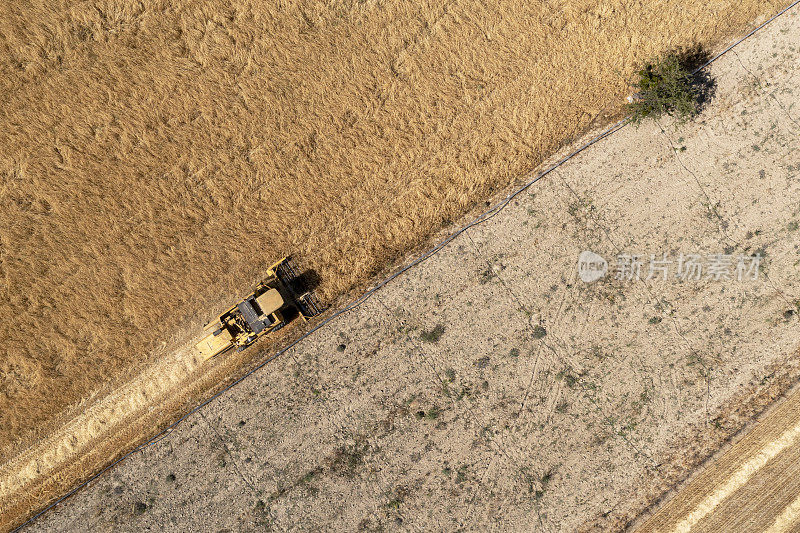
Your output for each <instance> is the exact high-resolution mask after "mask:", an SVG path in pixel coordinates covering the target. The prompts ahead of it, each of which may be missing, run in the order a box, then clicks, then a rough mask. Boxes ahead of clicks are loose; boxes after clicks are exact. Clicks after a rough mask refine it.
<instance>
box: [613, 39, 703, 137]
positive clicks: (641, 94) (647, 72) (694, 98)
mask: <svg viewBox="0 0 800 533" xmlns="http://www.w3.org/2000/svg"><path fill="white" fill-rule="evenodd" d="M638 77H639V81H638V82H637V83H636V85H635V87H636V88H637V89H638V93H637V94H636V95H635V96H634V98H633V101H632V102H631V103H629V104H628V112H629V113H630V114H631V116H632V119H633V122H634V124H639V123H641V122H642V121H643V120H644V119H646V118H659V117H661V116H663V115H669V116H671V117H674V118H675V119H676V120H677V122H678V123H679V124H683V123H685V122H686V121H687V120H689V119H690V118H692V117H694V116H695V115H696V114H697V113H698V111H699V107H700V105H699V98H700V90H699V89H698V88H697V87H695V83H694V80H693V77H692V73H691V72H690V71H689V69H688V68H687V67H686V66H685V62H684V61H683V60H682V59H681V58H680V57H679V56H678V54H676V53H669V54H666V55H664V56H662V57H661V58H659V59H657V60H656V61H654V62H651V63H648V64H647V65H645V66H644V68H643V69H641V70H640V71H639V72H638Z"/></svg>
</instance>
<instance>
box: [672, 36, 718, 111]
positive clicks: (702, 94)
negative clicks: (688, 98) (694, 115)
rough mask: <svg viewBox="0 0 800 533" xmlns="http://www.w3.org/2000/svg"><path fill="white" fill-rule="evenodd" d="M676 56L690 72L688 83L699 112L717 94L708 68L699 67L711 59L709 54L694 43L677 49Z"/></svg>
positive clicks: (715, 82) (714, 81)
mask: <svg viewBox="0 0 800 533" xmlns="http://www.w3.org/2000/svg"><path fill="white" fill-rule="evenodd" d="M677 56H678V60H679V61H680V64H681V66H682V67H683V68H685V69H686V70H687V71H688V72H690V73H692V74H691V77H690V84H691V88H692V92H693V93H694V94H695V95H696V101H697V112H698V113H700V112H702V111H703V109H705V107H706V105H708V103H709V102H710V101H711V100H712V99H713V98H714V96H715V95H716V94H717V81H716V80H715V79H714V78H713V76H711V73H710V72H709V70H708V68H701V67H704V66H705V65H706V64H707V63H708V61H709V60H710V59H711V54H710V53H709V52H708V50H706V49H705V48H703V47H702V46H701V45H699V44H696V45H694V46H693V47H691V48H687V49H684V50H681V51H679V52H678V53H677Z"/></svg>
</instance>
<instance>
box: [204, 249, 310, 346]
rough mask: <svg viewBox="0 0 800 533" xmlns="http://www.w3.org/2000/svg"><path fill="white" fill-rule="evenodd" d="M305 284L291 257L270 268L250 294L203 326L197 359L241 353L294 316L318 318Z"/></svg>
mask: <svg viewBox="0 0 800 533" xmlns="http://www.w3.org/2000/svg"><path fill="white" fill-rule="evenodd" d="M304 285H305V283H304V282H303V281H302V280H301V278H300V276H299V275H298V274H297V270H296V268H295V266H294V264H293V263H292V260H291V258H289V257H284V258H283V259H281V260H280V261H278V262H277V263H275V264H274V265H272V266H271V267H270V268H269V270H268V271H267V275H266V277H265V278H264V279H263V280H261V282H260V283H259V284H258V285H257V286H256V288H255V289H254V290H253V292H252V293H251V294H250V295H248V296H246V297H245V298H244V299H242V300H241V301H240V302H239V303H237V304H236V305H234V306H233V307H231V308H230V309H228V310H227V311H225V312H224V313H222V314H221V315H220V316H219V318H218V319H217V320H215V321H213V322H211V323H209V324H207V325H206V326H205V328H204V330H205V331H206V332H207V335H206V337H205V338H203V340H201V341H200V342H198V343H197V350H198V351H199V353H200V356H201V357H202V358H203V359H204V360H206V359H211V358H212V357H214V356H215V355H218V354H221V353H222V352H225V351H227V350H229V349H230V348H233V347H236V349H237V350H239V351H241V350H244V349H245V348H247V347H248V346H250V345H251V344H253V343H254V342H255V341H256V340H257V339H258V338H259V337H261V336H262V335H266V334H267V333H270V332H272V331H276V330H278V329H280V328H282V327H283V326H284V325H285V324H286V321H287V319H290V317H291V316H293V315H299V316H300V317H301V318H302V319H303V321H305V320H308V319H309V318H311V317H313V316H315V315H318V314H319V313H320V307H319V304H318V303H317V301H316V299H315V298H314V296H313V294H312V293H311V291H310V290H308V289H307V287H305V286H304Z"/></svg>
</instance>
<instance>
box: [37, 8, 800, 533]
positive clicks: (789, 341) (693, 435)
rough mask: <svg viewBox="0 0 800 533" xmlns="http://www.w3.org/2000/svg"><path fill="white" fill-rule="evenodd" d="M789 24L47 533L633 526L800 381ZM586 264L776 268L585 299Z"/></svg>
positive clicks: (402, 282)
mask: <svg viewBox="0 0 800 533" xmlns="http://www.w3.org/2000/svg"><path fill="white" fill-rule="evenodd" d="M798 21H800V10H799V9H797V8H795V9H794V10H793V11H792V12H790V13H788V14H787V15H786V16H785V17H783V18H781V19H779V20H778V21H777V22H775V23H774V24H773V25H771V26H769V27H768V29H766V30H765V31H764V32H762V33H759V34H758V35H756V36H755V37H753V38H752V39H750V40H748V41H746V42H745V43H744V44H742V45H741V46H740V47H738V48H736V49H735V50H734V51H732V52H730V53H729V54H728V55H726V56H725V57H723V59H721V60H720V61H719V62H718V63H715V65H714V67H713V69H712V75H713V76H714V77H715V78H716V79H717V82H718V89H717V96H716V99H715V100H714V102H713V103H712V104H711V105H710V106H709V107H708V108H707V109H706V110H705V111H704V113H703V114H702V115H701V116H700V117H699V119H698V120H697V121H694V122H692V123H690V124H688V125H687V126H686V127H685V128H682V129H680V130H676V129H674V128H673V126H672V125H671V124H669V123H667V122H662V123H661V124H654V123H650V124H648V125H645V126H643V127H642V128H640V129H638V130H637V129H635V128H632V127H627V128H624V129H622V130H620V131H619V132H617V133H616V134H615V135H614V136H612V137H610V138H608V139H606V140H605V141H604V142H603V143H602V144H597V145H595V146H594V147H592V148H591V149H589V150H587V151H585V152H583V153H582V154H581V155H579V156H578V157H576V158H574V159H573V160H571V161H570V162H569V163H568V164H567V165H564V166H562V167H561V168H560V169H559V170H558V171H556V172H553V173H551V174H550V175H548V177H547V178H546V179H545V180H542V181H540V182H539V183H537V184H536V186H535V187H533V188H531V189H529V190H528V191H527V192H526V193H525V194H523V195H521V196H519V197H517V198H516V200H515V201H514V202H512V203H511V204H510V205H509V206H508V208H507V209H506V210H505V211H503V212H501V213H500V214H498V215H497V216H495V217H494V218H491V219H490V220H489V221H487V222H486V223H485V224H483V225H480V226H476V227H473V228H471V229H469V230H468V231H467V232H465V233H463V234H461V235H460V236H459V237H458V238H457V239H456V240H454V241H453V242H452V243H451V244H450V245H449V246H448V247H446V248H444V249H443V250H442V251H441V252H440V253H439V254H438V255H436V256H434V257H432V258H431V259H429V260H428V261H426V262H424V263H422V264H421V265H419V266H417V267H415V268H414V269H412V270H411V271H409V272H408V273H407V274H406V275H404V276H402V277H400V278H398V279H396V280H395V281H393V282H392V283H391V284H389V285H388V286H386V287H385V288H384V289H381V290H380V291H379V292H378V293H376V294H375V295H374V296H373V298H371V299H370V300H368V301H367V302H366V303H364V305H362V306H361V307H359V308H358V309H356V310H354V311H352V312H350V313H347V314H345V315H342V316H341V317H339V318H338V319H336V320H335V321H334V322H333V323H331V324H330V325H329V327H326V328H324V329H322V330H320V331H318V332H317V333H316V334H314V335H313V336H311V337H309V338H307V339H305V340H303V341H302V342H301V343H300V344H298V345H297V346H296V347H294V348H293V349H291V350H290V351H288V352H286V353H285V354H284V355H283V356H281V357H279V358H278V359H277V360H275V361H273V362H272V363H271V364H269V365H268V366H266V367H264V368H263V369H261V370H260V371H259V372H257V373H255V374H254V375H252V376H250V377H249V378H248V379H246V380H245V381H243V382H242V383H240V384H239V385H238V386H236V387H234V388H233V389H231V390H229V391H227V392H226V393H225V394H223V395H222V396H221V397H219V398H217V399H216V400H215V401H213V402H212V403H210V404H209V405H207V406H206V407H205V408H203V409H201V410H200V411H198V412H196V413H195V414H193V415H192V416H191V417H190V418H189V419H187V420H186V421H185V422H184V423H182V424H181V425H179V426H178V427H177V428H176V429H175V430H174V431H172V432H171V433H169V434H168V435H166V437H165V438H164V439H162V440H160V441H159V442H157V443H156V444H154V445H153V446H150V447H148V448H146V449H144V450H143V451H142V452H140V453H137V454H135V455H134V456H132V457H131V458H129V459H128V460H126V461H124V462H123V463H121V464H120V465H118V466H117V467H116V468H114V469H112V470H111V471H109V472H108V473H106V474H105V475H103V476H101V477H100V478H99V479H98V480H97V481H96V482H93V483H92V484H90V485H89V486H88V488H86V489H85V490H83V491H81V492H80V493H78V494H77V495H76V496H74V497H72V498H70V499H68V500H67V501H65V502H64V503H63V504H62V505H60V506H58V507H57V508H55V510H53V511H51V512H49V513H47V514H45V515H44V516H43V518H42V519H40V520H39V521H37V522H34V524H33V526H32V528H31V529H34V530H42V531H65V530H74V529H91V530H94V531H103V530H113V531H120V530H121V531H139V530H146V529H148V528H149V529H151V530H163V529H168V530H174V531H207V530H211V531H220V530H226V529H227V530H230V531H258V530H264V529H265V528H268V527H271V528H273V529H275V530H287V529H298V530H309V531H318V530H336V531H340V530H355V529H361V530H376V531H377V530H395V529H397V530H422V531H455V530H459V529H463V530H481V531H484V530H489V529H492V528H496V529H499V530H519V531H531V530H535V531H575V530H586V529H597V530H618V529H621V528H623V527H625V526H626V525H628V524H630V522H631V520H633V519H634V518H635V517H636V516H637V515H638V514H639V513H640V512H642V511H643V510H644V509H647V508H649V507H650V506H651V505H652V503H653V502H654V501H656V500H657V499H658V498H659V497H660V496H662V495H664V494H665V493H666V491H668V489H670V488H671V487H673V486H675V484H676V482H678V481H680V480H681V479H684V478H685V477H686V476H687V475H689V473H691V472H692V471H693V469H694V468H695V467H696V466H697V465H698V464H700V463H701V462H702V461H703V460H705V459H706V458H707V457H709V456H710V455H711V454H712V452H713V451H714V450H717V449H719V447H720V446H721V445H722V444H723V443H724V442H726V441H727V440H728V439H730V438H732V437H733V436H734V435H736V434H737V432H738V431H740V430H741V429H742V428H743V427H744V426H745V425H746V423H747V421H748V420H751V419H752V417H753V415H754V414H755V413H756V412H758V411H759V410H760V409H762V408H763V407H764V406H765V405H767V404H769V403H770V402H771V401H772V400H773V399H774V398H776V397H777V396H779V395H780V394H781V393H783V392H784V391H785V390H786V389H787V388H788V387H789V386H790V384H791V383H794V382H796V381H797V379H798V377H800V360H798V356H797V353H798V352H797V349H798V335H800V319H799V318H798V313H799V311H800V310H798V307H797V306H798V304H797V302H798V299H800V281H799V280H800V276H798V274H799V272H798V269H799V268H800V267H799V266H798V265H800V263H799V262H798V257H799V256H798V251H799V250H800V230H798V227H800V226H799V224H800V205H798V198H800V178H799V176H798V172H800V152H798V142H797V135H798V131H799V129H800V119H799V118H798V108H797V105H796V104H795V100H796V98H795V97H794V95H795V94H796V93H797V91H799V90H800V86H798V83H800V77H798V76H797V69H796V65H797V64H798V60H799V58H800V30H799V28H800V24H798ZM448 231H449V230H448ZM583 250H593V251H594V252H596V253H599V254H600V255H602V256H603V257H605V258H607V259H609V260H610V261H611V262H612V266H613V262H614V258H615V256H617V255H618V254H620V253H639V254H645V255H647V256H648V258H649V254H654V255H656V256H658V257H660V256H661V255H662V254H669V256H670V257H672V258H673V259H675V258H676V257H677V256H678V254H679V253H681V252H683V253H687V254H688V253H699V254H703V255H705V254H722V253H727V254H732V255H733V256H734V257H735V256H736V255H738V254H748V255H749V254H754V253H760V254H762V256H763V257H764V263H763V268H762V269H761V271H760V272H759V278H758V279H757V280H751V281H742V282H740V281H737V280H736V279H735V278H734V279H732V280H713V279H702V280H698V281H681V280H678V279H675V278H674V277H670V278H669V279H667V280H661V279H652V280H648V281H638V282H636V281H625V280H617V279H615V278H614V276H607V277H606V278H604V279H603V280H601V281H598V282H596V283H593V284H585V283H584V282H582V281H580V279H578V276H577V269H576V263H577V258H578V255H579V254H580V253H581V251H583ZM672 266H673V271H672V272H673V273H674V268H675V265H674V264H673V265H672ZM780 496H781V497H782V498H783V497H785V496H787V495H786V494H781V495H780Z"/></svg>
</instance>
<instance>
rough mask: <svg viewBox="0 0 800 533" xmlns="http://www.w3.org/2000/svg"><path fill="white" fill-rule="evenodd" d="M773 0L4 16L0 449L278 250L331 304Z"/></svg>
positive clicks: (67, 480)
mask: <svg viewBox="0 0 800 533" xmlns="http://www.w3.org/2000/svg"><path fill="white" fill-rule="evenodd" d="M783 4H784V2H783V1H777V0H771V1H766V2H765V1H756V0H745V1H738V2H734V1H733V0H726V1H719V2H715V3H713V5H702V4H701V3H697V2H689V1H687V0H680V1H678V2H675V1H672V2H666V1H655V0H653V1H631V0H629V1H609V2H602V3H601V2H596V1H580V0H575V1H569V2H566V3H564V2H561V3H556V2H549V1H540V2H534V3H524V2H510V1H504V2H499V3H493V4H492V5H491V6H486V5H483V4H482V3H481V2H477V1H467V0H459V1H455V0H451V1H439V2H426V3H419V4H408V3H402V2H380V1H367V2H334V3H322V2H282V3H280V4H279V5H275V4H259V3H253V2H246V1H233V2H225V3H223V2H201V1H176V2H166V1H153V0H143V1H101V2H92V3H88V2H68V1H63V2H58V3H53V2H43V1H36V2H28V3H25V4H24V5H22V4H21V3H13V2H10V3H6V4H4V5H3V6H2V7H0V50H2V53H1V54H0V102H1V103H2V108H0V147H1V148H2V151H1V152H0V176H1V178H0V180H1V181H0V205H2V208H1V209H2V210H1V211H0V273H1V274H2V275H0V294H2V298H0V338H2V341H3V342H2V348H0V349H2V356H1V357H0V427H2V432H0V462H2V463H3V465H4V467H8V465H12V466H13V465H14V461H13V460H14V458H15V457H17V456H19V455H20V454H21V453H22V452H25V451H26V450H29V449H30V448H31V446H32V445H33V444H35V443H37V442H41V439H42V438H44V437H46V436H48V435H50V434H53V433H54V432H55V431H56V430H57V429H58V428H60V427H63V426H64V425H65V424H66V423H67V422H69V421H70V420H71V419H72V417H73V415H75V414H78V413H81V412H83V411H85V410H87V409H88V406H90V405H92V404H93V403H96V402H97V401H99V400H100V399H102V398H104V397H106V396H107V395H108V394H109V393H111V392H112V391H114V390H116V389H118V388H119V387H120V386H122V385H123V384H124V383H125V382H126V381H127V380H128V379H129V378H130V377H131V376H135V375H138V374H139V373H140V372H142V371H144V370H145V369H146V368H149V366H148V365H150V364H151V363H153V362H154V361H155V360H157V359H159V358H162V357H163V356H164V354H169V353H172V352H173V351H174V350H177V349H178V348H180V347H182V346H184V345H185V343H186V342H187V341H189V340H191V338H192V335H194V334H195V333H196V332H197V331H198V330H199V328H200V326H201V325H202V323H203V322H204V321H205V320H207V319H208V318H210V317H211V316H212V315H213V313H214V312H216V311H218V310H220V309H221V308H222V307H223V306H224V305H226V304H228V303H229V302H230V300H231V298H232V297H233V296H234V295H236V294H242V293H244V292H245V291H247V290H248V289H249V288H250V287H251V286H252V284H253V283H254V282H255V281H256V280H257V279H258V278H259V274H260V273H261V272H263V270H264V268H265V267H266V266H267V265H269V264H270V263H271V262H273V261H274V260H276V259H277V258H279V257H280V256H282V255H286V254H290V253H291V254H296V255H297V256H299V257H300V258H302V262H303V265H304V266H305V267H307V268H311V269H314V270H315V271H316V272H317V273H318V275H319V277H320V279H321V280H322V285H321V287H320V292H321V294H322V296H323V298H324V299H325V300H327V301H329V302H330V301H334V299H335V298H336V297H337V296H338V295H342V294H345V293H347V292H348V291H350V290H352V289H354V288H357V287H359V286H361V285H362V284H363V283H365V282H366V281H367V280H369V279H370V278H371V277H372V276H373V275H374V274H375V273H376V272H378V271H379V270H381V269H382V268H383V267H384V266H385V265H387V264H388V263H389V262H391V260H393V259H394V258H397V257H398V256H400V255H401V254H402V253H404V252H405V251H407V250H409V249H410V248H413V247H414V246H417V245H419V244H421V243H422V242H424V241H425V239H426V238H427V237H429V236H430V235H431V233H432V232H433V231H435V230H436V229H437V228H439V227H441V226H442V225H443V224H446V223H447V222H448V221H450V220H452V219H454V218H456V217H457V216H459V215H460V214H463V213H464V212H465V211H467V210H469V209H470V208H471V207H473V206H474V205H475V204H476V202H479V201H480V200H482V199H483V198H485V197H486V196H487V195H489V194H491V192H492V191H494V190H496V189H498V188H502V187H504V186H506V185H508V184H509V183H511V182H513V181H515V180H517V179H519V177H520V176H521V175H523V174H524V173H525V172H527V171H529V170H530V169H532V168H535V167H536V166H537V165H538V164H539V163H540V162H541V161H542V160H543V158H545V157H546V156H547V155H549V154H550V153H552V152H553V151H554V150H556V149H557V148H558V147H559V146H561V145H563V144H564V143H565V142H567V141H569V140H571V139H573V138H574V137H575V136H576V135H578V134H579V133H580V132H582V131H585V130H586V129H587V128H589V127H590V126H592V125H595V124H597V123H598V122H601V121H603V120H606V119H607V118H608V117H609V116H613V115H614V114H615V113H617V112H618V110H619V104H620V103H621V102H623V101H624V96H625V95H626V94H627V92H628V91H629V89H628V83H629V81H630V80H631V77H632V73H633V72H634V70H635V69H636V68H637V67H638V66H639V65H641V63H642V62H643V61H645V60H646V59H648V58H651V57H653V56H655V55H657V54H659V53H661V52H663V51H665V50H667V49H671V48H674V47H680V46H687V47H688V46H692V45H694V44H697V43H700V44H703V45H706V46H710V47H713V46H714V45H716V44H718V43H719V42H722V41H723V40H726V39H727V38H729V36H730V35H731V34H736V33H739V32H741V31H743V30H744V29H746V28H747V27H749V25H751V24H752V22H753V21H755V20H757V19H758V18H759V17H763V16H765V15H768V14H770V13H772V12H774V11H776V10H777V9H778V8H779V7H781V5H783ZM254 352H255V351H254ZM253 355H254V354H253ZM251 356H252V355H251ZM243 361H244V360H243V359H242V358H231V359H229V360H227V361H225V362H222V363H221V364H218V365H217V367H219V368H217V371H218V373H219V375H220V376H221V375H224V374H225V373H230V372H231V371H233V370H234V369H233V367H235V366H239V365H241V364H243ZM220 368H221V369H220ZM154 397H155V396H150V397H148V395H147V394H146V393H145V394H144V395H143V396H142V398H141V402H139V404H137V405H138V406H139V407H141V405H142V404H146V403H147V402H148V401H152V400H153V398H154ZM131 405H133V403H131ZM120 412H122V413H124V412H125V408H124V407H119V406H118V409H117V413H118V415H119V413H120ZM128 414H129V413H128ZM121 416H122V415H119V416H117V418H116V419H115V420H117V421H119V420H121V418H120V417H121ZM151 416H152V417H168V416H169V415H168V413H164V412H157V414H152V415H151ZM159 420H161V419H159ZM111 425H113V424H111ZM109 427H111V426H109ZM140 437H141V435H138V436H137V435H132V436H128V437H127V439H126V440H125V441H124V442H121V443H118V445H116V446H114V445H109V447H108V448H106V449H104V451H103V452H102V453H99V452H98V454H97V455H96V457H94V458H93V459H92V461H91V463H90V464H92V465H97V464H102V463H104V462H107V461H108V460H109V459H110V457H111V456H112V455H114V454H115V453H117V452H118V451H119V449H121V448H124V447H125V446H128V445H130V443H131V442H133V441H135V440H136V439H137V438H140ZM78 448H79V447H77V446H76V447H75V449H73V450H71V451H72V452H74V453H76V454H84V455H86V453H88V452H87V450H86V449H83V448H81V449H78ZM55 466H56V465H55V464H47V462H46V461H45V462H44V463H40V464H38V465H37V466H36V468H34V469H33V470H35V471H36V473H37V474H41V475H44V474H46V473H47V469H48V468H53V467H55ZM59 466H63V465H59ZM9 468H11V467H9ZM87 468H88V467H87ZM92 468H93V467H92ZM84 473H85V472H84ZM13 475H14V472H13V468H11V470H9V469H6V471H4V476H6V477H5V478H4V479H3V480H2V483H3V487H0V488H2V489H4V490H8V489H9V487H11V486H13V483H10V482H9V479H11V477H13ZM32 476H33V475H32V474H31V475H28V477H26V478H25V479H26V480H27V481H26V483H27V482H28V481H30V479H33V477H32ZM71 476H72V477H74V474H70V475H64V476H62V478H59V479H58V481H57V482H58V483H59V485H58V486H57V487H55V488H54V487H50V488H48V489H47V490H43V489H40V490H39V492H38V494H37V496H36V497H35V498H34V500H32V501H31V502H28V503H26V504H25V505H28V506H35V505H39V504H41V502H42V501H44V500H45V499H47V498H49V497H50V496H51V495H52V494H55V493H56V492H58V491H63V489H64V488H65V487H66V486H68V485H70V484H71V483H72V481H71V479H72V477H71ZM34 477H35V476H34ZM23 485H24V484H23ZM21 486H22V485H20V486H17V488H20V487H21ZM18 492H19V491H18ZM6 495H7V494H2V495H0V496H6ZM20 509H21V508H20ZM17 511H19V509H18V510H17ZM4 519H5V520H9V521H13V520H15V519H16V518H15V517H14V516H11V515H9V514H5V516H4ZM3 523H4V524H7V522H5V521H4V522H3Z"/></svg>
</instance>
